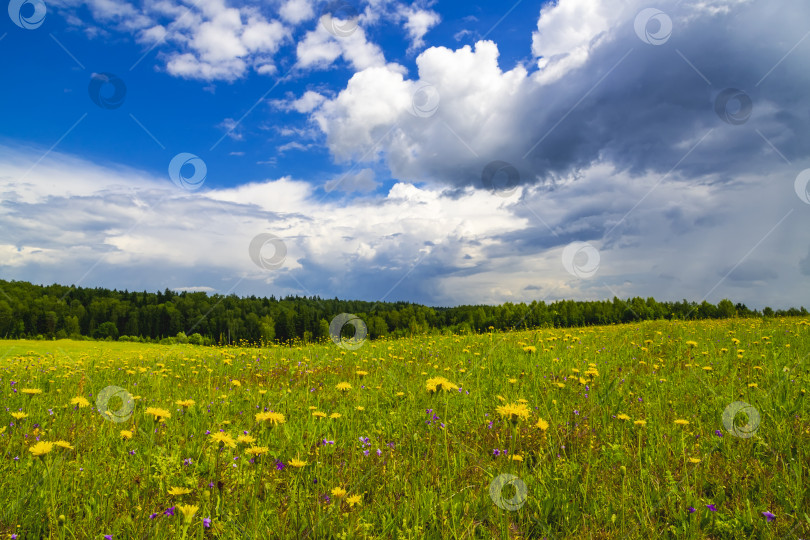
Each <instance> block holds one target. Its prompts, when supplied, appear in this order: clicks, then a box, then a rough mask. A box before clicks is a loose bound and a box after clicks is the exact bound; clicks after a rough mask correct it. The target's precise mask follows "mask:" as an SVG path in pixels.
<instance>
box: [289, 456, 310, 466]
mask: <svg viewBox="0 0 810 540" xmlns="http://www.w3.org/2000/svg"><path fill="white" fill-rule="evenodd" d="M306 464H307V462H306V461H301V460H300V459H298V458H294V459H291V460H290V463H289V465H290V466H291V467H295V468H296V469H300V468H301V467H303V466H304V465H306Z"/></svg>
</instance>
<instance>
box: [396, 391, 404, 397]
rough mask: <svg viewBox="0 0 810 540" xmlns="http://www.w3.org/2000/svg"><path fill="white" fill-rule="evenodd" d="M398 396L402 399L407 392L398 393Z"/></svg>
mask: <svg viewBox="0 0 810 540" xmlns="http://www.w3.org/2000/svg"><path fill="white" fill-rule="evenodd" d="M396 395H397V397H402V396H404V395H405V392H397V394H396Z"/></svg>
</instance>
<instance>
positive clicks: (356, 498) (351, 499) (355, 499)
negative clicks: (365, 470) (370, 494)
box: [346, 495, 363, 507]
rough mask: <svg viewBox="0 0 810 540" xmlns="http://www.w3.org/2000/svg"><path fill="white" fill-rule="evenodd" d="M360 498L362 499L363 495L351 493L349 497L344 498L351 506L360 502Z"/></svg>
mask: <svg viewBox="0 0 810 540" xmlns="http://www.w3.org/2000/svg"><path fill="white" fill-rule="evenodd" d="M362 500H363V497H362V496H361V495H352V496H351V497H349V498H348V499H346V502H347V503H349V506H350V507H352V506H354V505H355V504H360V501H362Z"/></svg>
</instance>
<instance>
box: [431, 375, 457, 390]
mask: <svg viewBox="0 0 810 540" xmlns="http://www.w3.org/2000/svg"><path fill="white" fill-rule="evenodd" d="M425 389H426V390H427V391H428V392H429V393H431V394H432V393H434V392H438V391H439V390H457V389H458V386H456V385H455V384H453V383H452V382H450V381H448V380H447V379H445V378H444V377H433V378H432V379H428V380H427V382H426V383H425Z"/></svg>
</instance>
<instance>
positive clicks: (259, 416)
mask: <svg viewBox="0 0 810 540" xmlns="http://www.w3.org/2000/svg"><path fill="white" fill-rule="evenodd" d="M256 421H257V422H270V423H271V424H273V425H278V424H283V423H284V422H286V421H287V419H286V418H284V415H283V414H281V413H277V412H265V413H256Z"/></svg>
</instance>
